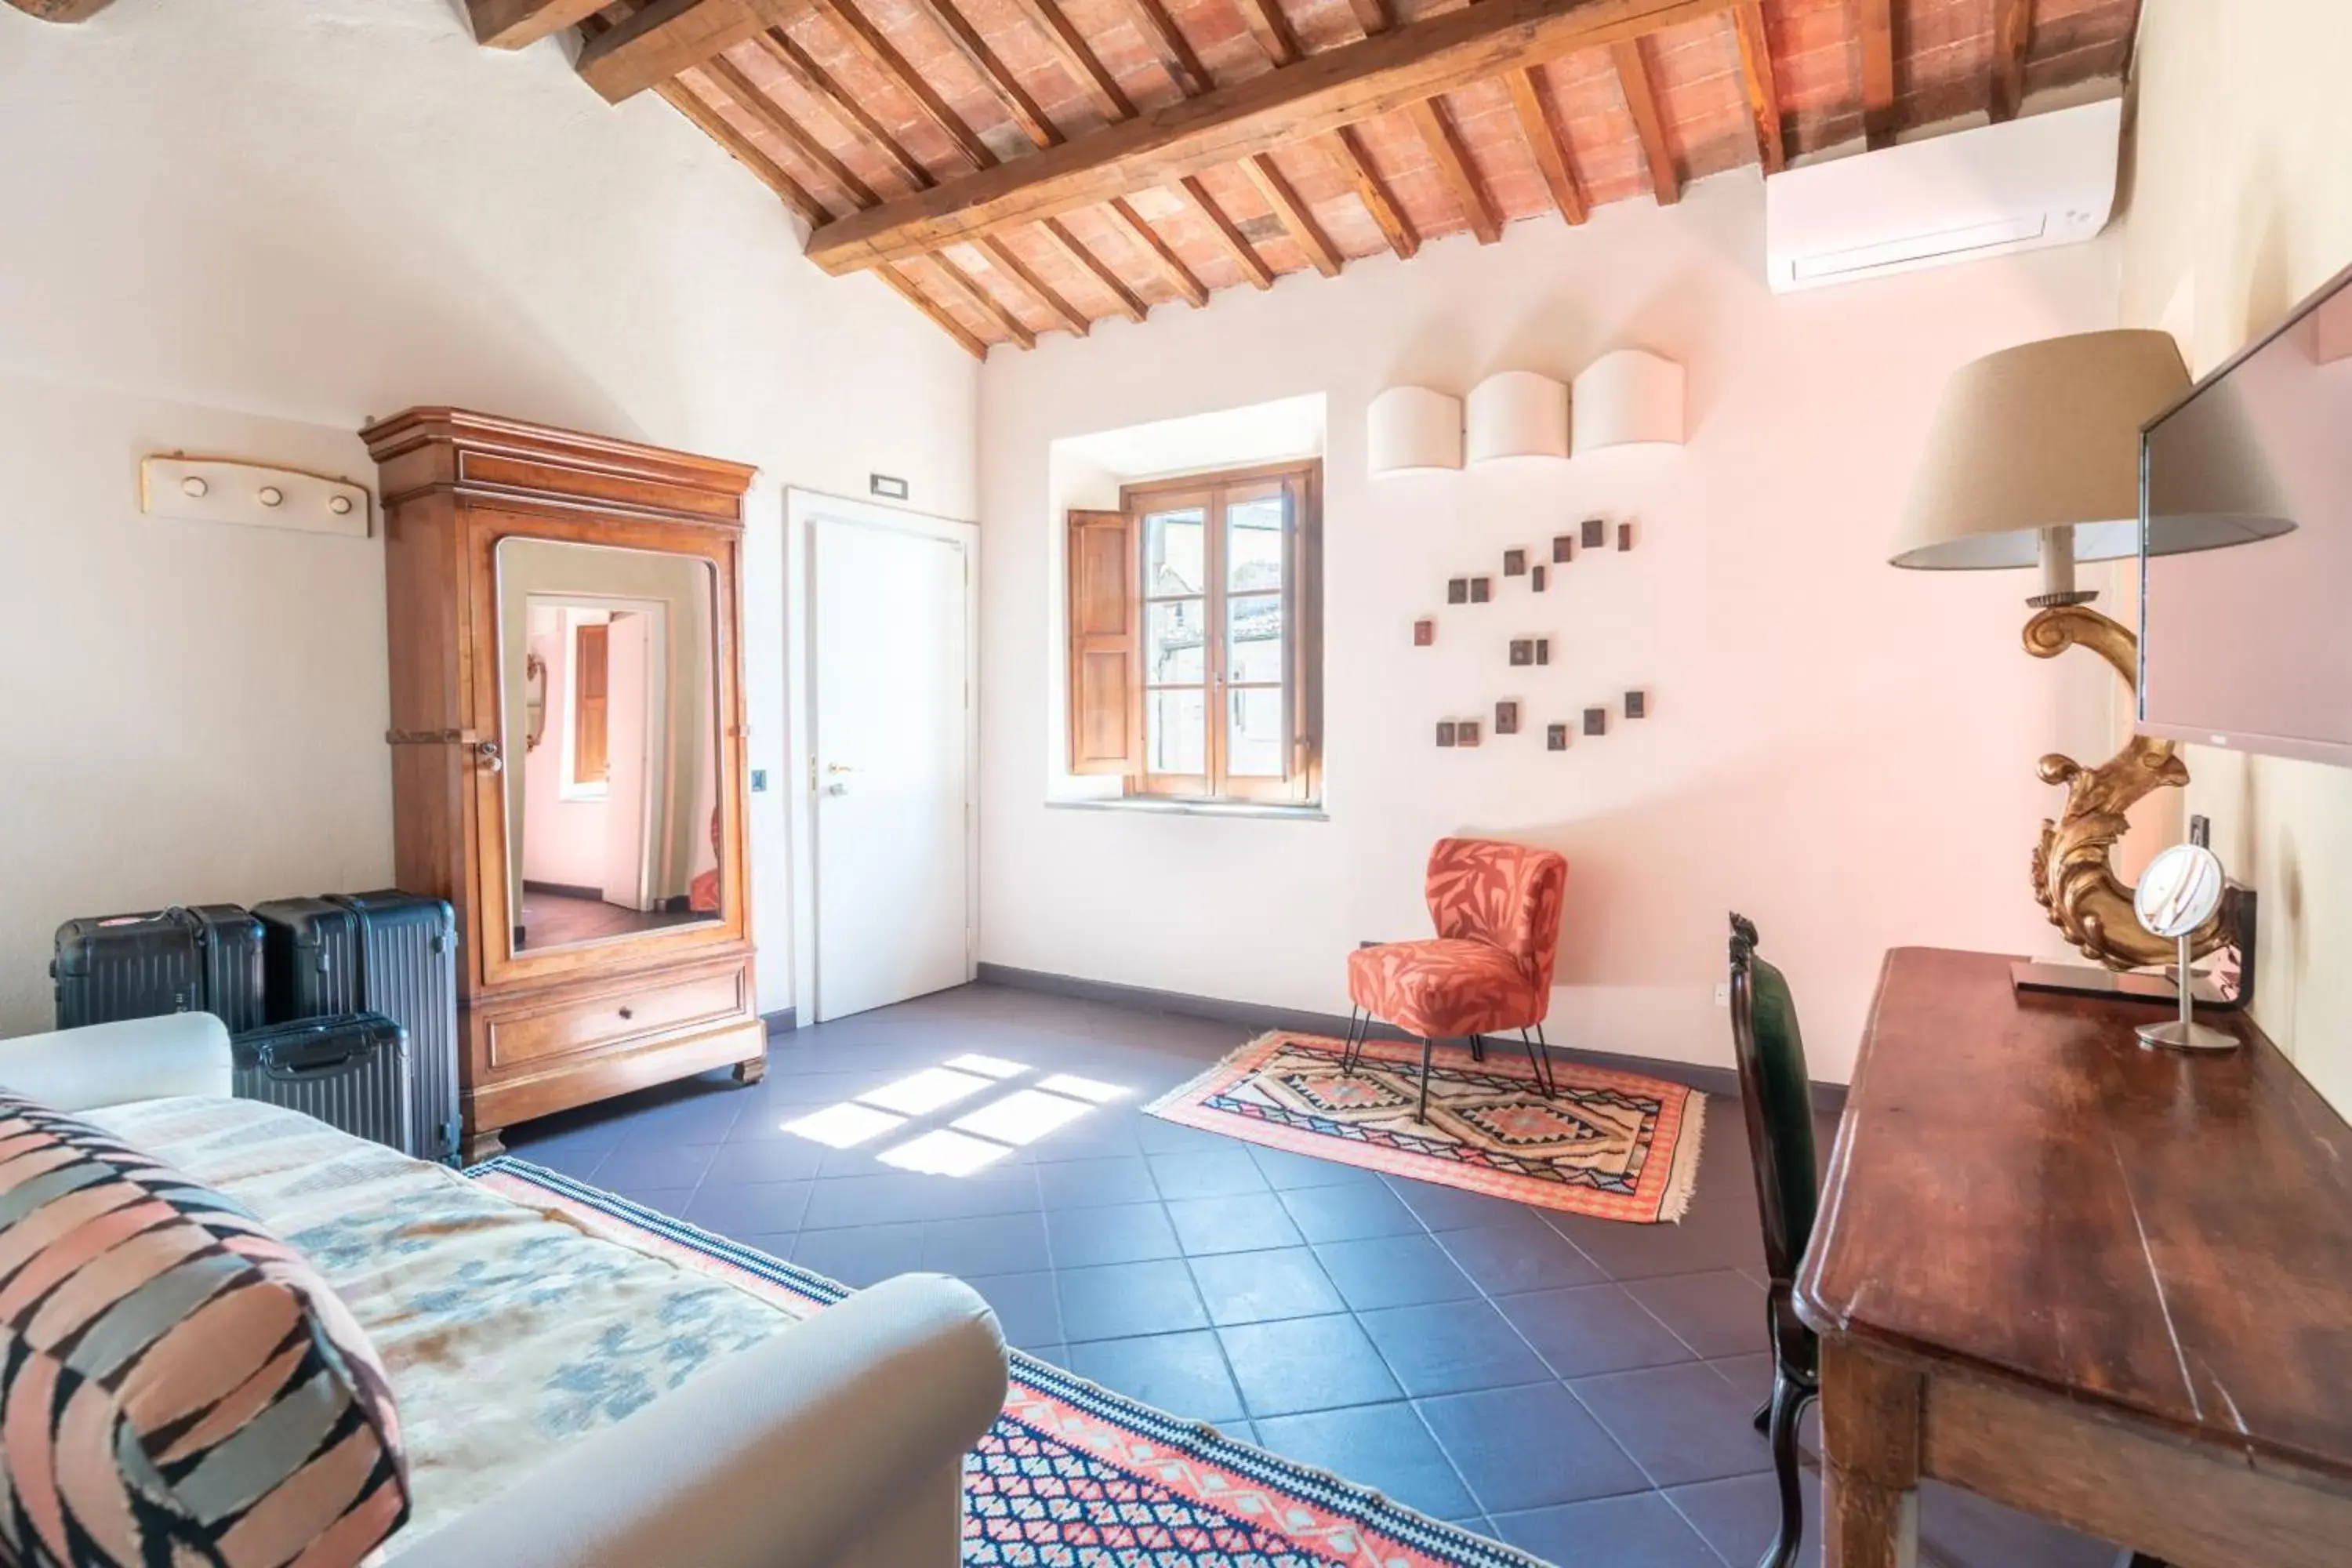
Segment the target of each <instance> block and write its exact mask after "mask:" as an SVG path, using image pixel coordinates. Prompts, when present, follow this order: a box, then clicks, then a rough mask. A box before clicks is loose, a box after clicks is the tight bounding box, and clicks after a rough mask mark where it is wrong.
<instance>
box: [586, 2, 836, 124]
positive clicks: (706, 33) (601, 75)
mask: <svg viewBox="0 0 2352 1568" xmlns="http://www.w3.org/2000/svg"><path fill="white" fill-rule="evenodd" d="M791 19H792V17H791V16H789V15H787V14H786V11H785V0H653V4H652V5H647V6H646V8H645V9H644V10H642V11H639V12H638V13H637V14H636V15H635V16H631V17H629V18H628V19H627V20H625V21H624V22H622V23H620V24H619V25H618V26H613V27H609V28H607V29H605V30H604V32H601V33H599V34H597V35H596V36H595V37H593V38H591V39H589V40H588V42H587V44H586V46H585V47H583V48H582V49H581V51H580V75H581V78H582V79H583V80H585V81H586V82H587V83H588V85H589V86H591V87H593V88H594V89H596V90H597V91H598V92H600V93H602V94H603V95H604V100H605V101H606V102H608V103H619V102H621V101H622V100H625V99H630V98H635V96H636V95H637V94H639V93H641V92H643V91H645V90H646V89H647V88H654V87H659V86H660V85H661V84H662V83H664V82H666V81H667V80H669V79H671V78H672V77H675V76H677V74H678V73H679V72H680V71H684V70H690V69H692V68H694V67H696V66H698V65H700V64H701V63H702V62H703V61H705V60H707V59H709V58H710V57H711V56H713V55H715V54H718V53H719V51H721V50H722V49H729V48H732V47H734V46H736V45H737V44H740V43H741V42H743V41H744V40H745V39H746V38H749V37H752V36H754V35H755V34H757V33H758V32H759V31H760V30H761V28H762V27H765V26H768V25H769V24H770V23H772V22H773V23H776V24H779V25H781V24H782V23H784V22H787V21H790V20H791Z"/></svg>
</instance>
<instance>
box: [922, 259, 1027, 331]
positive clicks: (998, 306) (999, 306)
mask: <svg viewBox="0 0 2352 1568" xmlns="http://www.w3.org/2000/svg"><path fill="white" fill-rule="evenodd" d="M930 260H931V266H932V268H934V269H935V270H937V271H938V273H939V275H940V277H942V278H944V279H947V280H948V282H949V283H950V284H951V285H953V286H954V288H955V290H956V292H957V293H959V294H961V295H962V296H963V298H964V299H965V300H967V301H969V302H970V304H971V308H972V309H973V310H978V311H979V312H980V313H981V314H982V315H983V316H986V317H987V318H988V319H989V320H990V321H993V322H995V323H996V326H997V330H998V331H1002V332H1003V334H1004V335H1005V336H1006V337H1008V338H1011V339H1012V340H1013V342H1016V343H1019V344H1020V345H1021V346H1022V347H1023V348H1024V349H1034V348H1035V347H1036V346H1037V334H1036V333H1035V332H1033V331H1030V330H1029V327H1028V325H1027V323H1025V322H1024V321H1022V320H1021V318H1020V317H1018V316H1016V315H1014V314H1013V312H1012V311H1011V310H1008V309H1007V308H1006V307H1005V304H1004V302H1003V300H999V299H998V298H997V297H996V296H995V295H994V294H992V293H991V292H989V290H988V289H987V288H986V286H985V285H983V284H982V282H981V281H980V279H977V278H974V277H973V276H972V275H971V273H969V272H967V271H965V270H964V269H963V268H961V267H959V266H957V265H956V263H955V262H954V261H953V260H951V259H950V258H949V256H948V254H947V252H945V251H940V252H938V253H936V254H934V255H933V256H932V257H931V258H930Z"/></svg>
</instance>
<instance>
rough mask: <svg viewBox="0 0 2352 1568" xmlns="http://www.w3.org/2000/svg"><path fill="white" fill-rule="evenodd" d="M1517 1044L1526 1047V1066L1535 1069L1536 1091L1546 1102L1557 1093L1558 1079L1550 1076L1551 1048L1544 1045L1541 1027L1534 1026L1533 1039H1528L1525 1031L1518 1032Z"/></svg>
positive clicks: (1539, 1025)
mask: <svg viewBox="0 0 2352 1568" xmlns="http://www.w3.org/2000/svg"><path fill="white" fill-rule="evenodd" d="M1519 1043H1520V1044H1521V1045H1523V1046H1525V1047H1528V1067H1530V1068H1534V1069H1535V1075H1536V1089H1537V1090H1538V1092H1539V1093H1541V1094H1542V1096H1543V1097H1544V1098H1545V1099H1546V1100H1549V1099H1551V1098H1552V1097H1553V1096H1554V1095H1556V1094H1558V1093H1559V1079H1557V1078H1555V1077H1554V1076H1553V1075H1552V1070H1551V1047H1549V1046H1547V1045H1545V1044H1544V1037H1543V1026H1542V1025H1541V1024H1538V1025H1537V1026H1536V1032H1535V1037H1534V1038H1533V1039H1529V1038H1528V1032H1527V1031H1526V1030H1525V1029H1521V1030H1520V1031H1519Z"/></svg>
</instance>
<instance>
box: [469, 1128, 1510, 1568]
mask: <svg viewBox="0 0 2352 1568" xmlns="http://www.w3.org/2000/svg"><path fill="white" fill-rule="evenodd" d="M467 1174H468V1175H470V1176H473V1177H474V1178H476V1179H477V1180H478V1181H480V1182H482V1183H483V1184H486V1185H488V1186H489V1187H490V1188H492V1189H493V1190H495V1191H498V1192H500V1193H503V1194H506V1195H507V1196H509V1197H511V1198H514V1199H516V1200H517V1201H518V1202H521V1203H526V1204H530V1205H535V1206H540V1207H548V1208H553V1209H557V1210H559V1211H561V1212H562V1213H564V1214H566V1215H571V1216H572V1218H573V1219H575V1220H577V1221H578V1222H579V1223H580V1224H582V1225H583V1226H587V1227H588V1228H589V1229H590V1230H592V1231H599V1232H603V1233H604V1234H606V1235H609V1236H611V1237H614V1239H615V1240H618V1241H622V1242H624V1243H625V1244H627V1245H629V1246H633V1247H639V1248H641V1249H643V1250H646V1251H650V1252H655V1253H658V1254H660V1255H662V1256H664V1257H667V1258H672V1259H674V1260H676V1261H677V1262H678V1263H680V1264H682V1265H684V1266H685V1267H687V1268H693V1269H696V1270H698V1271H700V1272H704V1273H708V1274H711V1275H715V1276H717V1277H719V1278H720V1279H727V1280H729V1281H730V1282H731V1283H733V1284H735V1285H737V1286H740V1288H742V1289H746V1290H749V1291H751V1293H752V1294H754V1295H756V1296H759V1297H761V1298H762V1299H763V1300H769V1301H772V1302H773V1303H775V1305H776V1306H777V1307H778V1308H780V1309H781V1310H783V1311H784V1312H786V1313H788V1314H790V1315H792V1316H794V1317H807V1316H810V1315H812V1314H814V1313H815V1312H818V1311H821V1310H824V1308H826V1307H829V1306H831V1305H833V1303H835V1301H838V1300H841V1299H842V1298H843V1297H845V1296H847V1295H848V1294H849V1293H850V1291H849V1288H848V1287H847V1286H845V1285H840V1284H836V1283H835V1282H834V1281H833V1280H830V1279H825V1278H824V1276H823V1275H820V1274H812V1273H810V1272H809V1271H808V1270H807V1269H805V1268H798V1267H795V1266H794V1265H793V1264H790V1263H785V1262H782V1261H781V1260H780V1259H777V1258H771V1257H769V1256H768V1255H767V1254H766V1253H764V1252H761V1251H759V1250H757V1249H756V1248H753V1247H743V1246H740V1245H739V1244H737V1243H735V1242H732V1241H729V1240H728V1239H727V1238H726V1237H720V1236H714V1235H712V1234H711V1233H710V1232H709V1231H706V1230H701V1229H698V1228H697V1227H696V1226H690V1225H688V1224H687V1223H686V1222H685V1221H683V1220H676V1219H671V1218H670V1217H669V1216H667V1215H661V1214H656V1213H655V1212H654V1211H653V1210H651V1209H648V1208H643V1207H640V1206H639V1205H635V1204H633V1203H631V1202H629V1201H628V1200H627V1199H626V1198H623V1197H617V1196H615V1195H614V1194H611V1193H608V1192H604V1191H603V1190H602V1189H600V1188H597V1187H592V1186H590V1185H588V1184H586V1183H584V1182H575V1181H573V1180H572V1179H571V1178H570V1177H568V1176H563V1175H559V1174H558V1173H555V1172H553V1171H550V1170H547V1169H544V1168H543V1167H541V1166H538V1165H534V1164H532V1163H530V1161H528V1160H521V1159H517V1158H516V1157H514V1156H513V1155H510V1154H508V1155H500V1156H499V1158H497V1159H495V1160H492V1161H490V1162H488V1163H486V1164H482V1165H477V1166H475V1167H474V1168H473V1169H472V1170H471V1171H469V1172H467ZM1011 1353H1012V1363H1013V1366H1012V1380H1011V1386H1010V1388H1009V1389H1008V1391H1007V1392H1006V1394H1005V1398H1004V1413H1003V1415H1000V1416H998V1417H997V1420H996V1425H995V1426H992V1427H991V1428H990V1429H989V1432H988V1435H987V1436H984V1437H982V1439H981V1441H980V1446H979V1447H977V1448H975V1449H974V1450H973V1451H972V1453H971V1456H970V1457H969V1458H966V1459H965V1460H964V1497H965V1504H964V1524H963V1561H964V1563H965V1564H966V1568H1544V1564H1543V1563H1541V1561H1540V1560H1538V1559H1537V1558H1534V1557H1530V1556H1528V1554H1527V1553H1526V1552H1520V1551H1518V1550H1517V1549H1516V1548H1513V1547H1509V1546H1506V1545H1504V1544H1502V1543H1501V1542H1495V1541H1488V1540H1486V1538H1484V1537H1483V1536H1477V1535H1473V1534H1471V1533H1470V1532H1469V1531H1464V1530H1457V1529H1455V1528H1454V1526H1453V1525H1450V1524H1442V1523H1440V1522H1438V1521H1435V1520H1433V1519H1427V1518H1424V1517H1423V1516H1422V1515H1420V1514H1417V1513H1415V1512H1413V1511H1412V1510H1410V1509H1406V1508H1401V1507H1399V1506H1398V1505H1397V1504H1395V1503H1392V1502H1391V1501H1389V1500H1387V1499H1386V1498H1384V1497H1382V1496H1381V1494H1380V1493H1378V1492H1375V1491H1370V1490H1368V1489H1365V1488H1362V1487H1360V1486H1356V1485H1353V1484H1352V1483H1350V1482H1348V1481H1344V1480H1341V1479H1339V1478H1338V1477H1336V1476H1332V1475H1330V1474H1328V1473H1327V1472H1325V1471H1322V1470H1318V1469H1312V1468H1308V1467H1307V1466H1305V1465H1299V1464H1294V1463H1292V1462H1291V1461H1290V1460H1287V1459H1282V1458H1276V1457H1275V1456H1274V1455H1272V1454H1267V1453H1264V1452H1262V1451H1260V1450H1259V1449H1256V1448H1253V1447H1249V1446H1248V1445H1246V1444H1243V1443H1236V1442H1234V1441H1233V1440H1232V1439H1231V1438H1228V1437H1226V1436H1223V1435H1222V1434H1220V1433H1219V1432H1218V1431H1217V1429H1216V1428H1215V1427H1213V1426H1206V1425H1203V1424H1202V1423H1199V1422H1193V1421H1187V1420H1183V1419H1181V1417H1178V1416H1174V1415H1169V1414H1168V1413H1167V1412H1166V1411H1164V1410H1155V1409H1153V1408H1152V1407H1151V1406H1150V1405H1141V1404H1138V1403H1137V1402H1136V1401H1134V1400H1132V1399H1129V1398H1127V1397H1125V1396H1124V1395H1121V1394H1112V1393H1110V1392H1109V1391H1108V1390H1106V1389H1101V1388H1097V1387H1096V1386H1095V1385H1094V1384H1091V1383H1087V1382H1086V1381H1085V1380H1084V1379H1082V1378H1078V1377H1076V1376H1074V1375H1072V1374H1071V1373H1066V1372H1064V1371H1063V1370H1061V1369H1060V1368H1059V1367H1055V1366H1048V1365H1047V1364H1046V1363H1044V1362H1042V1361H1039V1360H1037V1359H1036V1358H1035V1357H1034V1356H1030V1355H1026V1354H1024V1353H1023V1352H1020V1351H1013V1352H1011Z"/></svg>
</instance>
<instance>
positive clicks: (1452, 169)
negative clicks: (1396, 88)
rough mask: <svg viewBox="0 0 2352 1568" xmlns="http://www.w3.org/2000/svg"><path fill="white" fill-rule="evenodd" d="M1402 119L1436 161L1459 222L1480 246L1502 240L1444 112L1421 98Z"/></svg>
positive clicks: (1435, 102)
mask: <svg viewBox="0 0 2352 1568" xmlns="http://www.w3.org/2000/svg"><path fill="white" fill-rule="evenodd" d="M1405 115H1406V117H1407V118H1408V119H1410V120H1411V121H1412V123H1413V125H1414V127H1415V128H1416V129H1417V130H1419V131H1420V132H1421V139H1422V140H1423V142H1428V143H1429V154H1430V156H1431V157H1433V158H1434V159H1436V160H1437V173H1438V175H1439V177H1440V178H1442V179H1444V182H1445V188H1446V189H1447V190H1449V191H1451V192H1453V193H1454V205H1456V206H1458V207H1460V208H1461V209H1462V221H1463V222H1464V223H1465V224H1467V225H1468V226H1469V227H1470V232H1471V233H1472V234H1474V235H1475V236H1477V237H1478V243H1479V244H1481V245H1492V244H1494V243H1495V242H1496V240H1498V239H1500V238H1502V237H1503V225H1502V220H1501V219H1499V218H1497V217H1496V216H1495V209H1494V207H1493V206H1492V205H1489V204H1488V202H1487V200H1486V186H1485V185H1483V184H1480V183H1479V181H1478V171H1477V170H1476V169H1475V168H1473V167H1471V164H1470V154H1469V153H1467V152H1466V151H1465V150H1464V148H1463V146H1462V137H1461V134H1460V133H1459V132H1456V131H1455V130H1454V121H1452V120H1451V119H1449V118H1448V117H1447V116H1446V113H1445V108H1444V105H1443V104H1441V103H1439V102H1438V100H1435V99H1433V98H1425V99H1423V100H1420V101H1419V102H1417V103H1410V104H1407V105H1406V106H1405Z"/></svg>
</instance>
